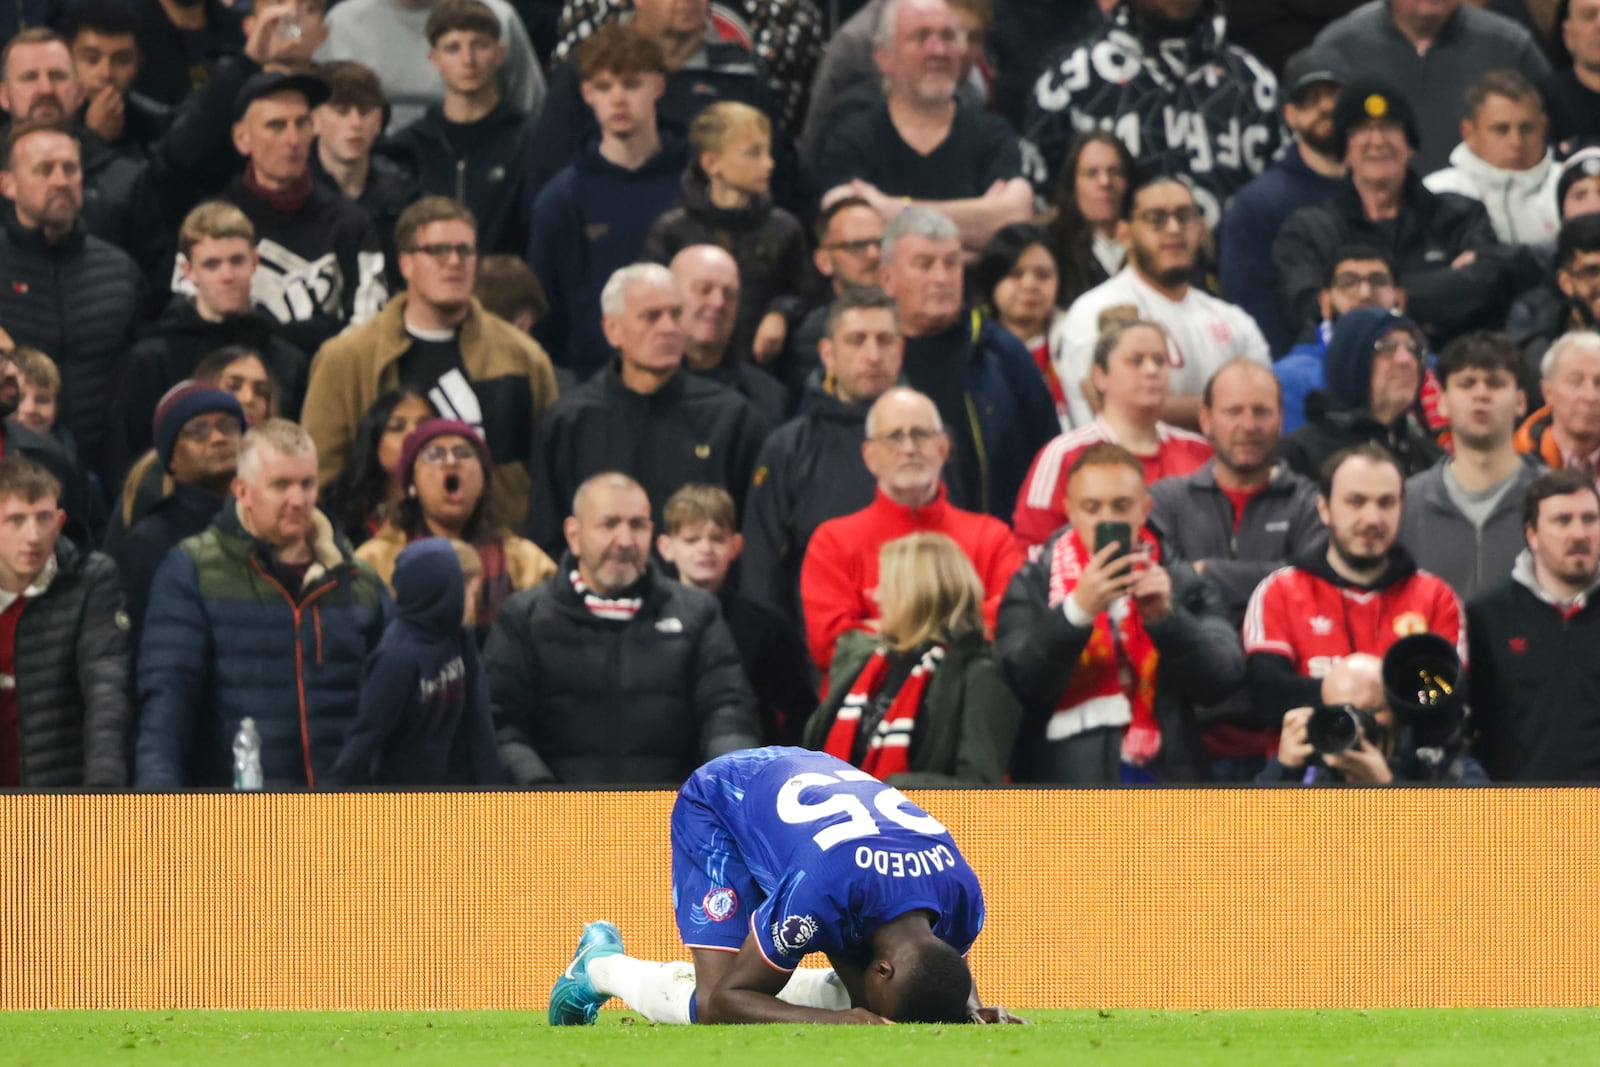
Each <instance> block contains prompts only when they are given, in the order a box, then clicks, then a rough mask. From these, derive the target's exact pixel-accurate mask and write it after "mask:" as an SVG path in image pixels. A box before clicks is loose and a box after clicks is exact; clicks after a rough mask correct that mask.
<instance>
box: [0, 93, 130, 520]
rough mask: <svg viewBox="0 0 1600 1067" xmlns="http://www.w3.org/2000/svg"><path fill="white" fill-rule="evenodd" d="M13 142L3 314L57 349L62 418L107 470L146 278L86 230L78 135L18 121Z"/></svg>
mask: <svg viewBox="0 0 1600 1067" xmlns="http://www.w3.org/2000/svg"><path fill="white" fill-rule="evenodd" d="M6 146H7V148H6V161H5V168H4V169H3V170H0V195H4V196H5V197H6V199H8V200H10V201H11V204H10V207H9V210H7V211H6V213H5V220H4V230H3V232H0V270H3V271H4V273H5V276H6V278H7V279H8V281H9V284H7V285H5V286H3V287H0V322H3V323H5V328H6V331H7V332H8V333H9V335H10V337H11V338H12V339H13V341H14V342H15V343H16V344H19V345H26V346H28V347H30V348H37V349H39V350H40V351H43V352H48V353H50V354H51V356H52V357H54V358H55V360H56V361H57V363H58V365H59V366H60V368H61V379H62V390H61V413H60V419H61V422H62V423H64V424H65V425H66V427H67V429H68V430H70V431H72V435H73V436H74V437H75V438H76V439H77V441H78V449H79V461H80V462H81V463H82V464H83V466H84V469H86V470H90V471H94V472H95V473H96V474H99V475H100V476H101V477H102V478H104V477H105V476H106V475H107V473H108V464H107V460H108V447H107V446H108V443H109V442H108V441H107V433H106V424H107V423H108V422H109V421H110V420H109V419H107V417H106V415H107V412H108V411H112V410H114V408H115V403H114V399H113V393H112V389H111V385H112V379H113V377H114V375H115V367H116V363H117V361H118V360H119V359H121V358H122V357H123V355H124V354H125V353H126V352H127V350H128V346H129V343H130V342H131V340H132V337H133V330H134V324H135V323H136V322H137V320H138V315H139V307H140V304H141V303H142V302H143V299H144V285H143V281H142V279H141V278H140V275H139V268H138V267H137V266H135V265H134V262H133V260H131V259H129V258H128V257H127V255H126V254H124V253H123V252H122V251H121V250H120V249H118V248H116V247H114V246H112V245H110V244H108V243H106V242H105V241H102V240H100V239H99V238H98V237H94V236H92V235H91V234H89V233H88V232H87V230H86V228H85V225H84V220H83V217H82V207H83V178H82V170H81V167H80V164H79V153H78V143H77V141H76V140H75V139H74V138H73V136H72V134H71V133H69V132H68V131H67V128H66V127H65V126H62V125H61V124H59V123H56V122H49V121H43V120H39V121H33V120H25V121H22V122H18V123H15V124H13V125H12V127H11V130H10V132H9V133H8V134H7V136H6ZM69 490H70V484H69ZM69 510H70V505H69Z"/></svg>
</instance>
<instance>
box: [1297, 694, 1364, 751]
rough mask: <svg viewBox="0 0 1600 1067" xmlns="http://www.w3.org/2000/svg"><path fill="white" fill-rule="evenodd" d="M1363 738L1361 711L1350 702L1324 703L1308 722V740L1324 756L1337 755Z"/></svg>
mask: <svg viewBox="0 0 1600 1067" xmlns="http://www.w3.org/2000/svg"><path fill="white" fill-rule="evenodd" d="M1360 738H1361V713H1360V712H1358V711H1357V710H1356V709H1355V708H1353V707H1351V706H1350V705H1349V704H1323V705H1321V706H1320V707H1318V708H1317V709H1316V710H1315V711H1313V712H1312V713H1311V718H1310V720H1309V721H1307V723H1306V740H1307V741H1309V742H1310V743H1311V747H1312V748H1314V749H1316V750H1317V751H1318V752H1319V753H1321V754H1322V755H1324V756H1337V755H1338V754H1339V753H1341V752H1345V751H1347V750H1349V749H1351V748H1354V747H1355V744H1356V742H1357V741H1358V740H1359V739H1360Z"/></svg>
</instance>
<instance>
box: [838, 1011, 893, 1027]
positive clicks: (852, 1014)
mask: <svg viewBox="0 0 1600 1067" xmlns="http://www.w3.org/2000/svg"><path fill="white" fill-rule="evenodd" d="M839 1014H840V1015H842V1016H844V1018H842V1019H840V1020H839V1021H840V1022H842V1023H845V1024H847V1025H850V1026H893V1025H894V1023H892V1022H890V1021H889V1020H888V1019H885V1018H884V1017H883V1016H881V1015H879V1014H878V1013H877V1012H875V1011H868V1010H867V1009H866V1008H851V1009H850V1010H848V1011H842V1012H840V1013H839Z"/></svg>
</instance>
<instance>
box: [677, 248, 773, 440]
mask: <svg viewBox="0 0 1600 1067" xmlns="http://www.w3.org/2000/svg"><path fill="white" fill-rule="evenodd" d="M668 269H669V270H671V271H672V276H673V277H674V278H676V279H678V286H679V288H680V289H681V290H682V291H683V332H684V351H683V357H684V362H685V363H687V364H688V366H689V373H690V374H697V375H699V376H700V377H702V378H708V379H710V380H711V381H714V382H719V383H721V384H722V385H726V386H727V387H728V388H730V389H732V390H733V391H734V392H736V393H738V394H739V395H740V396H742V397H744V398H745V399H746V400H748V401H750V403H751V404H752V405H753V406H754V407H755V409H756V411H757V412H759V413H760V415H761V417H762V418H763V419H765V420H766V421H767V422H768V423H769V424H770V425H772V426H776V425H778V424H779V423H780V422H782V421H783V420H784V417H785V416H787V415H788V413H789V395H788V391H787V390H785V389H784V387H783V386H782V385H781V384H779V382H778V380H777V379H776V378H774V377H772V376H771V375H770V374H768V373H767V372H766V371H764V370H761V369H760V368H759V367H757V366H756V365H755V363H754V361H753V360H751V359H750V354H749V353H748V352H745V351H742V350H738V349H734V348H732V347H731V345H732V341H733V332H734V327H735V326H737V325H738V319H739V291H740V281H739V264H738V262H737V261H735V260H734V258H733V256H732V255H730V254H729V253H728V252H727V251H726V250H725V249H722V248H719V247H717V246H716V245H690V246H689V247H688V248H685V249H684V250H683V251H681V252H679V253H678V254H677V255H675V256H673V257H672V263H671V265H670V266H669V268H668Z"/></svg>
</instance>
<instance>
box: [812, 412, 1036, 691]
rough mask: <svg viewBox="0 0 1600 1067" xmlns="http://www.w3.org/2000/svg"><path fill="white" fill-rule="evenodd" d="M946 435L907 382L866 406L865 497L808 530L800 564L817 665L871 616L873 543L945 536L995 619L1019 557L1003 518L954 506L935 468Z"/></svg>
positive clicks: (875, 613) (877, 608)
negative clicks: (868, 499) (872, 490)
mask: <svg viewBox="0 0 1600 1067" xmlns="http://www.w3.org/2000/svg"><path fill="white" fill-rule="evenodd" d="M949 455H950V441H949V438H948V437H946V436H945V432H944V426H943V424H942V423H941V422H940V421H939V410H938V408H937V407H935V406H934V403H933V401H932V400H931V399H930V398H928V397H926V396H924V395H923V394H921V393H918V392H916V391H915V390H913V389H906V388H902V387H897V388H893V389H890V390H889V391H888V392H886V393H884V394H883V395H882V396H880V397H879V398H878V399H877V401H876V402H874V403H873V405H872V408H871V410H870V411H869V412H868V413H867V440H866V442H865V443H864V444H863V445H862V446H861V458H862V460H863V461H864V462H865V463H866V466H867V469H868V470H870V471H871V472H872V475H873V477H874V478H876V479H877V480H878V488H877V495H876V496H875V497H874V499H873V501H872V503H871V504H869V505H867V506H866V507H865V508H863V509H862V510H860V511H857V512H855V513H854V514H851V515H845V516H842V517H840V518H837V519H829V520H828V521H827V522H824V523H822V524H821V525H820V526H818V527H817V528H816V531H815V532H814V533H813V534H812V536H811V542H810V544H809V545H807V547H806V553H805V559H804V562H803V563H802V564H801V567H800V601H801V603H802V605H804V609H805V624H806V644H807V645H808V647H809V648H810V650H811V658H812V660H813V662H815V663H816V665H817V667H818V669H820V670H822V671H823V672H826V671H827V670H828V665H829V664H830V663H831V662H832V660H833V652H834V645H835V644H836V643H837V642H838V640H839V638H840V636H841V635H843V634H844V633H845V632H847V631H849V630H854V629H861V628H863V624H870V623H872V622H873V621H874V620H876V619H878V618H879V617H880V614H881V612H882V604H881V602H880V601H879V600H878V597H877V590H878V551H879V549H880V548H882V547H883V545H884V543H885V542H887V541H893V540H894V539H895V538H897V537H904V536H905V535H907V534H912V533H920V532H924V531H927V532H932V533H942V534H947V535H949V536H950V537H951V538H952V539H953V540H954V541H955V542H956V544H958V545H960V546H961V550H962V551H963V552H965V553H966V554H967V558H968V559H969V560H970V561H971V562H972V565H973V567H974V569H975V570H976V571H977V572H978V577H979V580H980V581H981V582H982V584H983V590H984V596H983V616H984V619H985V620H986V623H987V624H988V625H989V626H990V627H992V626H993V625H994V616H995V611H996V610H997V609H998V608H999V606H1000V597H1001V595H1002V594H1003V593H1004V592H1005V588H1006V583H1007V582H1008V581H1010V580H1011V575H1012V574H1013V573H1014V572H1015V571H1016V569H1017V567H1018V565H1020V563H1021V562H1022V557H1021V554H1020V553H1019V552H1018V551H1017V548H1016V545H1015V544H1014V543H1013V542H1012V539H1011V531H1010V530H1008V529H1007V528H1006V525H1005V523H1003V522H1001V521H1000V520H999V519H995V518H992V517H990V516H988V515H983V514H975V513H973V512H970V511H963V510H961V509H960V508H957V507H955V506H953V505H952V504H951V503H950V501H949V499H948V498H947V496H946V493H945V488H944V486H943V485H942V484H941V483H940V480H939V474H940V472H941V471H942V470H943V468H944V463H945V460H946V459H947V458H948V457H949Z"/></svg>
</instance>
